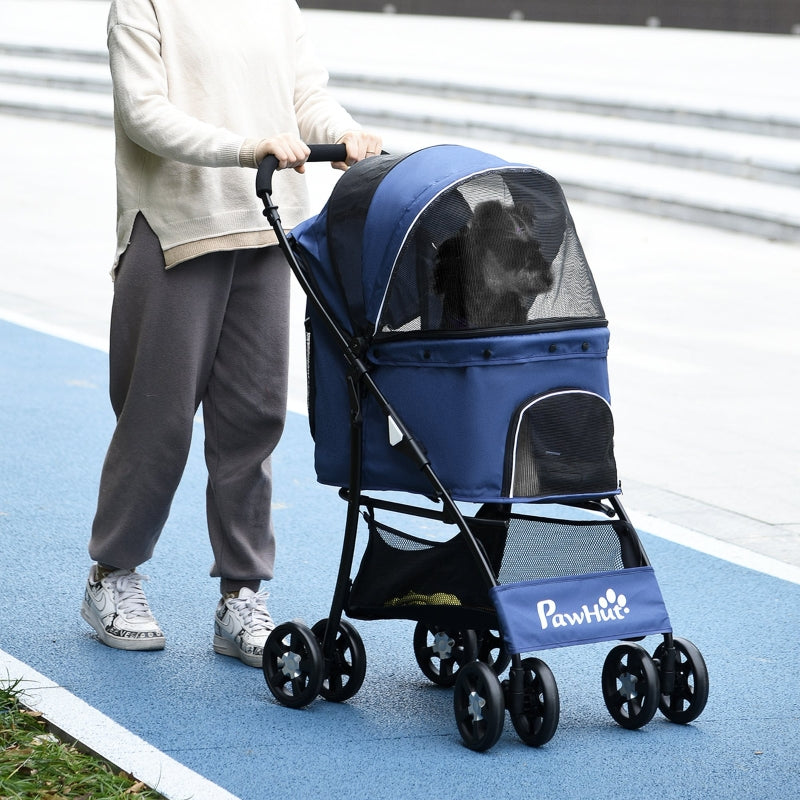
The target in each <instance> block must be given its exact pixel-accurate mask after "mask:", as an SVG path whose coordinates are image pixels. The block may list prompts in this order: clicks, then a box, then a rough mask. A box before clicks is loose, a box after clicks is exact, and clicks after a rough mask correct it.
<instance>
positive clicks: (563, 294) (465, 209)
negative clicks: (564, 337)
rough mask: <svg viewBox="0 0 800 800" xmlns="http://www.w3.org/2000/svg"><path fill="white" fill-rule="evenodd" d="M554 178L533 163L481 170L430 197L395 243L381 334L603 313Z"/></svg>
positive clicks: (484, 326) (519, 323)
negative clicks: (401, 239) (397, 249)
mask: <svg viewBox="0 0 800 800" xmlns="http://www.w3.org/2000/svg"><path fill="white" fill-rule="evenodd" d="M602 317H603V309H602V306H601V304H600V299H599V297H598V294H597V290H596V287H595V284H594V280H593V278H592V275H591V272H590V270H589V267H588V264H587V263H586V259H585V256H584V253H583V250H582V248H581V245H580V242H579V240H578V237H577V234H576V233H575V228H574V225H573V222H572V217H571V215H570V213H569V210H568V208H567V205H566V201H565V199H564V195H563V193H562V191H561V187H560V186H559V185H558V183H557V182H556V181H555V180H554V179H553V178H551V177H550V176H549V175H546V174H545V173H542V172H540V171H538V170H535V169H532V168H525V169H512V170H498V171H492V172H487V173H480V174H479V175H477V176H471V177H470V178H468V179H466V180H464V181H462V182H461V183H459V184H457V185H455V186H454V187H451V188H450V189H448V190H447V191H445V192H443V193H442V194H441V195H439V196H438V197H437V198H435V199H434V200H433V201H431V203H430V204H429V205H428V207H427V208H426V209H425V210H424V211H423V213H422V214H421V215H420V217H419V218H418V220H417V221H416V223H415V224H414V226H413V228H412V229H411V231H410V232H409V235H408V237H407V238H406V241H405V244H404V245H403V247H402V249H401V251H400V253H399V255H398V258H397V261H396V263H395V267H394V270H393V273H392V276H391V279H390V283H389V286H388V287H387V290H386V296H385V299H384V303H383V309H382V313H381V317H380V319H379V321H378V326H377V327H378V331H379V332H380V333H396V332H400V331H406V332H411V331H433V330H465V329H487V328H489V329H493V328H504V327H519V326H525V325H535V324H536V323H539V322H542V321H548V320H556V319H557V320H562V319H576V318H590V319H601V318H602Z"/></svg>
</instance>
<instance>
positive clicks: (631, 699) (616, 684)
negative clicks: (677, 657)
mask: <svg viewBox="0 0 800 800" xmlns="http://www.w3.org/2000/svg"><path fill="white" fill-rule="evenodd" d="M602 684H603V699H604V700H605V703H606V708H608V711H609V713H610V714H611V716H612V717H613V718H614V720H615V721H616V722H618V723H619V724H620V725H621V726H622V727H623V728H628V729H629V730H636V729H637V728H641V727H643V726H645V725H647V723H648V722H650V720H651V719H653V716H654V715H655V713H656V709H657V708H658V699H659V681H658V671H657V670H656V665H655V663H653V659H652V658H650V655H649V654H648V652H647V651H646V650H645V649H644V648H643V647H640V646H639V645H638V644H621V645H618V646H617V647H615V648H614V649H613V650H612V651H611V652H610V653H609V654H608V655H607V656H606V660H605V663H604V664H603V678H602Z"/></svg>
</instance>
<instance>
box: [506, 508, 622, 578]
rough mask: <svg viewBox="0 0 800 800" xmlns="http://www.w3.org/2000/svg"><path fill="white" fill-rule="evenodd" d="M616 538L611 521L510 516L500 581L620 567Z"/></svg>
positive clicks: (550, 576)
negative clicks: (592, 521) (569, 520)
mask: <svg viewBox="0 0 800 800" xmlns="http://www.w3.org/2000/svg"><path fill="white" fill-rule="evenodd" d="M624 566H625V565H624V563H623V555H622V548H621V546H620V539H619V536H618V535H617V532H616V530H615V528H614V526H613V525H612V524H611V523H607V522H599V523H580V524H576V523H574V522H561V521H558V520H546V519H540V518H534V517H512V519H511V522H510V524H509V527H508V536H507V543H506V549H505V553H504V554H503V561H502V564H501V567H500V573H499V575H498V581H499V582H500V583H518V582H521V581H532V580H537V579H540V578H556V577H564V576H566V575H578V574H585V573H587V572H602V571H606V570H616V569H623V567H624Z"/></svg>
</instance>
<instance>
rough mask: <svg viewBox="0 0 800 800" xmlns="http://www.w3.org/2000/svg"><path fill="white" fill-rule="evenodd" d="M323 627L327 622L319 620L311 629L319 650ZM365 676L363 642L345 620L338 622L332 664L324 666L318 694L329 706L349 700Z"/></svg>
mask: <svg viewBox="0 0 800 800" xmlns="http://www.w3.org/2000/svg"><path fill="white" fill-rule="evenodd" d="M327 627H328V620H327V619H321V620H320V621H319V622H317V623H316V624H315V625H313V626H312V628H311V632H312V633H313V634H314V636H315V637H316V639H317V641H318V642H319V646H320V649H322V643H323V641H324V639H325V631H326V629H327ZM323 661H325V657H324V653H323ZM366 674H367V651H366V650H365V648H364V642H363V641H362V639H361V636H360V635H359V633H358V631H357V630H356V629H355V627H354V626H353V625H352V624H351V623H350V622H348V621H347V620H346V619H342V620H339V630H338V632H337V634H336V647H335V650H334V657H333V663H332V664H330V663H325V677H324V679H323V681H322V688H321V689H320V692H319V693H320V695H321V696H322V697H323V698H324V699H325V700H328V701H330V702H333V703H341V702H343V701H345V700H349V699H350V698H351V697H353V696H354V695H355V694H356V692H358V690H359V689H360V688H361V686H362V684H363V683H364V676H365V675H366Z"/></svg>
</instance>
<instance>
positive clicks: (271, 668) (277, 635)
mask: <svg viewBox="0 0 800 800" xmlns="http://www.w3.org/2000/svg"><path fill="white" fill-rule="evenodd" d="M262 671H263V673H264V679H265V680H266V682H267V686H268V687H269V690H270V691H271V692H272V694H273V696H274V697H275V699H276V700H277V701H278V702H279V703H280V704H281V705H284V706H288V707H289V708H302V707H303V706H307V705H308V704H309V703H310V702H311V701H312V700H314V698H315V697H316V696H317V695H318V694H319V692H320V689H321V688H322V680H323V678H324V663H323V659H322V648H321V647H320V645H319V642H318V641H317V638H316V636H314V634H313V633H312V632H311V631H310V630H309V629H308V628H307V627H306V626H305V625H302V624H300V623H299V622H284V623H283V624H282V625H278V627H277V628H275V629H274V630H273V631H272V632H271V633H270V635H269V637H268V638H267V642H266V645H265V646H264V661H263V664H262Z"/></svg>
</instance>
